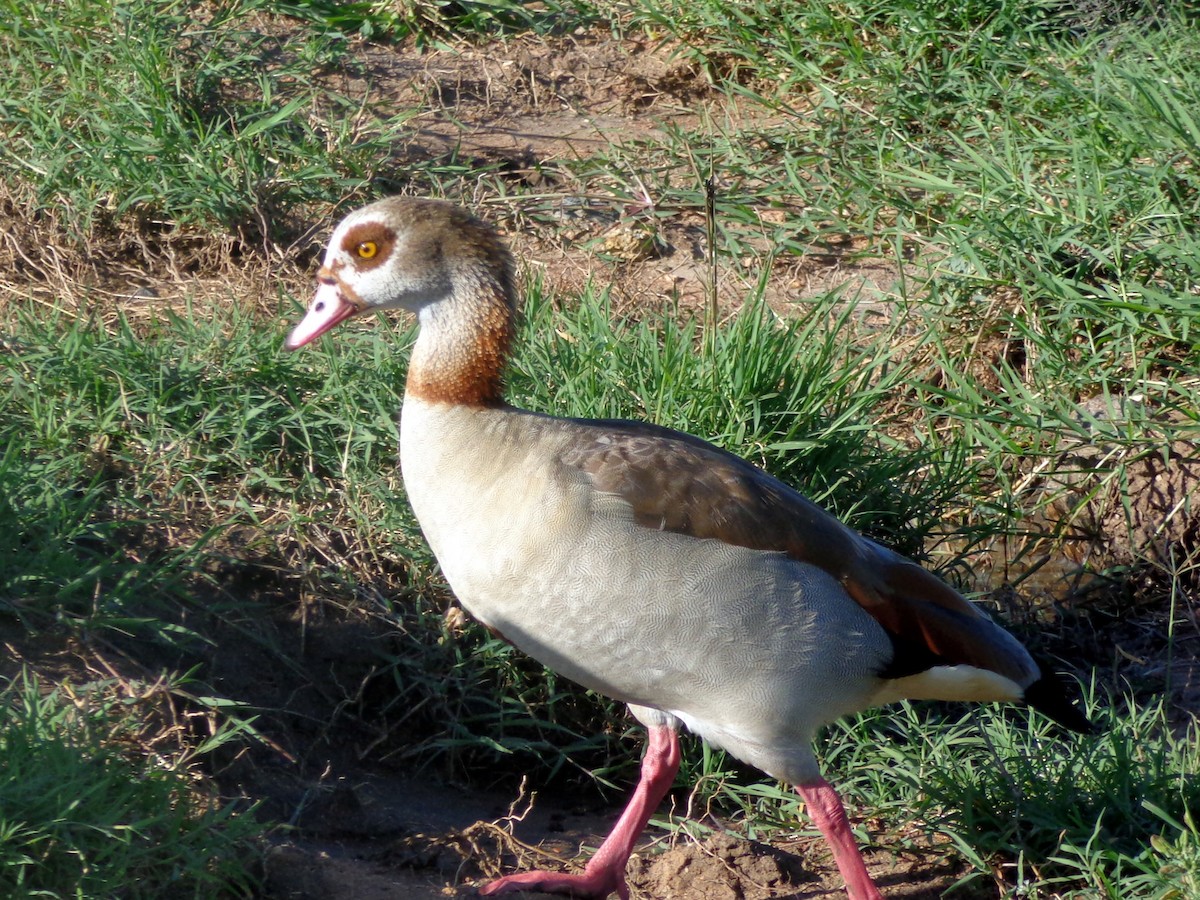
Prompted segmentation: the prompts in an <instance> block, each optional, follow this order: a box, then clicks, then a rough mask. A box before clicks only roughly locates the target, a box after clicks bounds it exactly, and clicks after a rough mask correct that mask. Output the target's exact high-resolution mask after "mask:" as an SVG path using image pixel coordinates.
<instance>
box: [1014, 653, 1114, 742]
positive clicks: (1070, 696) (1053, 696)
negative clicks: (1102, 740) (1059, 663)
mask: <svg viewBox="0 0 1200 900" xmlns="http://www.w3.org/2000/svg"><path fill="white" fill-rule="evenodd" d="M1035 662H1037V664H1038V668H1039V669H1041V670H1042V677H1041V678H1039V679H1038V680H1037V681H1035V682H1034V683H1033V684H1031V685H1030V686H1029V687H1027V688H1025V702H1026V703H1028V704H1029V705H1030V706H1032V707H1033V708H1034V709H1036V710H1037V711H1038V712H1040V713H1042V714H1043V715H1044V716H1047V717H1048V718H1050V719H1053V720H1054V721H1055V722H1057V723H1058V724H1059V725H1061V726H1062V727H1063V728H1066V729H1068V730H1069V731H1075V732H1078V733H1079V734H1095V733H1096V732H1097V731H1098V730H1099V729H1098V728H1097V727H1096V726H1095V725H1094V724H1092V722H1090V721H1089V720H1088V717H1087V716H1085V715H1084V714H1083V712H1082V711H1081V710H1080V709H1079V706H1078V705H1077V704H1078V702H1079V701H1078V698H1077V697H1075V696H1074V695H1075V694H1076V690H1075V684H1074V682H1072V681H1070V680H1068V679H1066V678H1064V677H1063V676H1061V675H1059V674H1058V673H1057V672H1054V671H1053V670H1051V669H1050V667H1049V666H1048V665H1047V664H1046V663H1045V662H1044V661H1043V660H1040V659H1038V660H1035Z"/></svg>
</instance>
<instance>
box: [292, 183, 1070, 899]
mask: <svg viewBox="0 0 1200 900" xmlns="http://www.w3.org/2000/svg"><path fill="white" fill-rule="evenodd" d="M317 282H318V285H317V291H316V296H315V297H314V298H313V301H312V304H311V306H310V307H309V309H308V312H307V314H306V315H305V316H304V318H303V320H302V321H301V322H300V323H299V324H298V325H297V326H296V327H295V329H294V330H293V331H292V332H291V334H290V335H289V336H288V338H287V342H286V347H287V348H288V349H290V350H296V349H298V348H300V347H303V346H304V345H305V344H308V343H311V342H312V341H314V340H316V339H317V338H318V337H320V336H321V335H323V334H325V332H327V331H329V330H330V329H331V328H333V327H334V326H335V325H337V324H338V323H340V322H342V321H344V320H345V319H348V318H350V317H351V316H353V315H356V314H359V313H363V312H367V311H369V310H378V309H389V308H391V307H402V308H404V309H408V310H411V311H412V312H414V313H416V315H417V317H418V320H419V323H420V332H419V335H418V337H417V341H416V344H415V346H414V347H413V350H412V358H411V361H410V364H409V370H408V383H407V386H406V389H405V394H404V402H403V408H402V411H401V415H400V462H401V470H402V473H403V476H404V484H405V488H406V490H407V493H408V498H409V501H410V502H411V503H412V507H413V510H414V511H415V513H416V515H417V519H418V520H419V521H420V523H421V528H422V529H423V530H424V532H425V536H426V537H427V538H428V540H429V544H430V546H431V547H432V548H433V552H434V554H435V555H436V556H437V559H438V562H439V563H440V565H441V567H442V571H443V573H444V574H445V576H446V580H447V581H448V582H449V584H450V587H451V588H452V589H453V591H454V593H455V594H456V595H457V596H458V598H459V600H461V601H462V605H463V606H464V607H466V608H467V610H468V611H470V612H471V614H472V615H474V616H475V617H476V618H478V619H479V620H480V621H481V622H482V623H483V624H484V625H486V626H487V627H488V628H489V629H491V630H492V631H493V632H495V633H497V634H499V635H502V636H503V637H504V638H505V639H506V640H508V641H509V642H511V643H512V644H514V645H516V646H517V647H519V648H520V649H521V650H523V651H524V652H526V653H528V654H529V655H531V656H533V657H534V658H535V659H538V660H540V661H541V662H542V663H544V664H545V665H547V666H549V667H550V668H552V669H554V670H556V671H558V672H559V673H561V674H563V675H565V676H567V677H568V678H571V679H572V680H574V681H577V682H578V683H579V684H582V685H584V686H586V687H589V688H592V689H593V690H596V691H599V692H600V693H602V694H606V695H608V696H609V697H613V698H616V699H618V700H621V701H624V702H625V703H628V704H629V708H630V710H631V712H632V713H633V715H634V716H635V717H636V718H637V719H638V720H640V721H641V722H642V723H643V724H644V725H645V726H646V728H647V729H648V730H649V745H648V749H647V751H646V755H645V757H644V759H643V762H642V773H641V779H640V781H639V783H638V785H637V787H636V789H635V791H634V793H633V797H632V799H631V800H630V802H629V804H628V806H627V807H626V808H625V811H624V812H623V813H622V815H621V817H620V819H619V821H618V822H617V824H616V826H615V827H614V829H613V831H612V832H611V834H609V836H608V837H607V838H606V839H605V841H604V843H603V844H602V845H601V847H600V848H599V850H597V852H596V853H595V855H594V856H593V857H592V858H591V860H590V861H589V862H588V864H587V866H586V868H585V869H584V871H583V872H582V873H581V874H577V875H567V874H558V873H552V872H526V873H524V874H517V875H509V876H507V877H504V878H501V879H499V880H498V881H494V882H492V883H491V884H489V885H487V886H486V887H484V888H483V889H482V891H481V893H482V894H484V895H488V896H491V895H494V894H505V893H510V892H515V891H522V890H536V891H546V892H550V893H560V894H569V895H571V896H574V897H606V896H608V895H609V894H611V893H614V892H615V893H616V894H618V895H619V896H620V897H622V898H628V897H629V890H628V887H627V886H626V883H625V865H626V862H627V860H628V858H629V855H630V853H631V851H632V849H633V845H634V842H635V841H636V840H637V838H638V835H639V834H640V833H641V831H642V829H643V828H644V827H645V825H646V822H647V820H648V819H649V817H650V815H651V814H652V813H653V812H654V811H655V809H656V808H657V807H658V805H659V803H660V801H661V800H662V799H663V797H664V795H665V794H666V792H667V791H668V789H669V788H670V787H671V785H672V784H673V782H674V780H675V775H676V772H677V771H678V768H679V742H678V736H677V733H678V730H679V728H680V727H681V726H687V727H688V728H690V729H691V730H692V731H693V732H695V733H696V734H699V735H701V736H702V737H703V738H704V739H705V740H707V741H709V742H710V743H711V744H714V745H716V746H718V747H723V748H724V749H725V750H727V751H728V752H729V753H731V754H733V755H734V756H735V757H737V758H738V759H741V760H743V761H745V762H747V763H750V764H752V765H754V766H756V767H758V768H759V769H761V770H763V771H764V772H766V773H768V774H770V775H771V776H773V777H775V778H779V779H782V780H783V781H786V782H788V783H789V784H791V785H793V786H794V787H795V789H796V790H797V791H798V792H799V794H800V796H801V797H802V798H803V799H804V801H805V803H806V806H807V809H808V811H809V813H810V814H811V816H812V818H813V820H814V821H815V822H816V824H817V826H818V827H819V828H820V830H821V832H822V833H823V834H824V836H825V838H826V840H827V841H828V842H829V845H830V847H831V848H832V850H833V855H834V859H835V861H836V863H837V866H838V868H839V869H840V871H841V873H842V876H843V878H844V880H845V882H846V889H847V892H848V894H849V896H850V897H851V898H853V900H877V898H880V897H881V895H880V893H879V891H878V889H877V888H876V887H875V884H874V882H873V881H872V880H871V876H870V875H869V874H868V873H867V869H866V866H865V865H864V864H863V859H862V855H861V854H860V852H859V850H858V847H857V846H856V844H855V842H854V838H853V836H852V834H851V830H850V825H849V823H848V821H847V818H846V813H845V810H844V809H843V806H842V803H841V800H840V799H839V798H838V795H837V793H836V792H835V791H834V789H833V788H832V787H831V786H830V785H829V783H828V782H827V781H825V779H824V778H822V777H821V774H820V771H819V770H818V768H817V761H816V758H815V757H814V755H813V751H812V747H811V741H812V738H813V734H814V732H815V730H816V729H817V728H818V727H819V726H821V725H822V724H825V723H828V722H830V721H832V720H834V719H836V718H838V717H840V716H843V715H846V714H847V713H851V712H855V711H857V710H861V709H864V708H867V707H871V706H876V705H878V704H883V703H889V702H891V701H894V700H898V699H900V698H903V697H909V698H923V699H939V700H1007V701H1021V700H1023V701H1025V702H1027V703H1029V704H1031V705H1033V706H1035V707H1039V708H1041V709H1043V710H1044V711H1045V712H1047V713H1048V714H1049V715H1050V716H1051V717H1052V718H1055V719H1056V720H1058V721H1060V722H1061V723H1062V724H1064V725H1066V726H1067V727H1069V728H1072V729H1077V730H1085V729H1087V728H1088V723H1087V720H1086V719H1085V718H1084V717H1083V715H1082V714H1081V713H1080V712H1079V710H1078V709H1076V708H1075V707H1074V706H1072V705H1071V703H1070V701H1069V700H1068V699H1067V698H1066V695H1065V694H1064V693H1062V691H1061V690H1060V687H1059V684H1058V682H1057V681H1056V680H1055V678H1054V677H1053V676H1051V675H1048V674H1047V673H1046V672H1044V671H1043V670H1042V669H1041V668H1040V667H1039V666H1038V664H1037V663H1036V662H1035V661H1034V660H1033V658H1032V657H1031V656H1030V655H1029V653H1027V652H1026V650H1025V649H1024V648H1023V647H1022V646H1021V644H1019V643H1018V642H1017V641H1016V639H1015V638H1013V637H1012V636H1011V635H1009V634H1008V632H1006V631H1004V630H1003V629H1001V628H1000V627H998V626H997V625H995V624H993V623H992V621H991V620H990V619H989V618H988V617H987V616H986V615H984V614H983V613H982V612H981V611H980V610H979V609H977V608H976V607H975V606H974V605H973V604H971V603H970V602H968V601H967V600H965V599H963V598H962V597H961V596H959V594H958V593H956V592H955V591H954V590H952V589H951V588H949V587H948V586H946V585H945V584H944V583H943V582H941V581H940V580H938V579H937V578H936V577H934V576H933V575H931V574H929V573H928V572H926V571H925V570H924V569H922V568H920V567H919V566H918V565H917V564H916V563H914V562H911V561H910V560H908V559H906V558H904V557H901V556H899V555H897V554H895V553H893V552H892V551H890V550H888V549H887V548H885V547H882V546H880V545H879V544H876V543H874V542H872V541H870V540H868V539H866V538H864V537H862V536H861V535H859V534H857V533H856V532H854V531H852V530H851V529H849V528H847V527H846V526H844V525H842V524H841V523H840V522H839V521H838V520H837V519H835V518H834V517H833V516H832V515H830V514H829V513H827V512H825V511H824V510H823V509H821V508H820V507H818V506H816V505H815V504H814V503H812V502H810V501H809V500H807V499H805V498H804V497H802V496H801V495H800V494H798V493H796V492H795V491H794V490H792V489H791V488H789V487H788V486H787V485H785V484H783V483H782V482H780V481H778V480H777V479H775V478H772V477H771V476H770V475H767V474H766V473H764V472H762V471H761V470H759V469H757V468H755V467H754V466H752V465H750V464H749V463H747V462H745V461H743V460H741V459H739V458H738V457H736V456H734V455H732V454H730V453H726V452H725V451H723V450H719V449H717V448H716V447H714V446H712V445H710V444H708V443H706V442H705V441H702V440H700V439H699V438H696V437H692V436H691V435H688V434H682V433H680V432H677V431H671V430H669V429H666V428H661V427H658V426H656V425H649V424H644V423H640V422H629V421H616V420H595V421H593V420H582V419H562V418H555V417H553V416H548V415H543V414H540V413H536V412H528V411H526V410H522V409H517V408H515V407H512V406H509V405H508V404H506V403H505V401H504V393H503V376H504V369H505V365H506V363H507V361H508V357H509V348H510V345H511V343H512V339H513V334H514V330H515V323H516V316H517V303H516V292H515V289H514V278H513V262H512V258H511V256H510V255H509V252H508V250H507V249H506V247H505V245H504V244H503V243H502V242H501V240H500V238H499V237H498V236H497V235H496V233H495V231H493V229H492V228H491V227H489V226H488V225H486V224H485V223H483V222H481V221H480V220H478V219H476V218H474V217H473V216H471V215H470V214H469V213H467V212H466V211H464V210H462V209H460V208H458V207H455V206H453V205H450V204H448V203H444V202H438V201H432V200H416V199H403V198H391V199H387V200H381V201H379V202H377V203H373V204H371V205H370V206H367V207H365V208H363V209H359V210H357V211H355V212H353V213H351V214H350V215H348V216H347V217H346V218H345V219H344V220H343V221H342V222H341V223H340V224H339V225H338V226H337V228H336V229H335V230H334V232H333V237H332V238H331V241H330V244H329V249H328V251H327V253H326V255H325V261H324V265H322V266H321V269H320V271H319V272H318V273H317Z"/></svg>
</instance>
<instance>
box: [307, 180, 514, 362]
mask: <svg viewBox="0 0 1200 900" xmlns="http://www.w3.org/2000/svg"><path fill="white" fill-rule="evenodd" d="M512 281H513V276H512V260H511V257H510V256H509V253H508V250H507V249H506V248H505V247H504V245H503V243H501V241H500V240H499V238H498V237H497V236H496V234H495V232H494V231H493V230H492V228H491V227H490V226H488V225H486V224H484V223H483V222H481V221H479V220H478V219H476V218H475V217H474V216H472V215H470V214H469V213H468V212H467V211H466V210H464V209H461V208H460V207H457V206H454V205H452V204H450V203H444V202H441V201H437V200H418V199H413V198H407V197H389V198H387V199H385V200H380V201H378V202H376V203H372V204H370V205H369V206H365V207H363V208H362V209H358V210H355V211H354V212H352V213H350V214H349V215H348V216H346V217H345V218H344V219H343V220H342V221H341V222H340V223H339V224H338V226H337V228H335V229H334V232H333V235H332V237H331V238H330V240H329V246H328V248H327V249H326V251H325V258H324V261H323V263H322V265H321V268H320V269H319V270H318V272H317V291H316V294H315V295H314V296H313V299H312V302H311V303H310V304H309V307H308V312H307V314H306V315H305V316H304V318H303V319H302V320H301V321H300V323H299V324H298V325H296V327H295V328H293V329H292V332H291V334H289V335H288V338H287V341H286V343H285V345H284V346H285V347H286V348H287V349H288V350H298V349H300V348H301V347H303V346H304V345H306V344H309V343H311V342H312V341H314V340H316V339H317V338H319V337H320V336H321V335H323V334H325V333H326V332H327V331H329V330H330V329H332V328H333V327H335V326H336V325H338V324H340V323H342V322H344V321H345V320H346V319H349V318H350V317H351V316H355V315H358V314H359V313H363V312H368V311H372V310H384V309H392V308H397V307H399V308H403V309H407V310H409V311H410V312H413V313H416V314H417V315H418V316H420V317H421V322H422V325H425V324H427V320H426V317H427V315H429V311H430V310H433V309H435V308H437V307H439V306H445V305H450V306H460V307H470V306H472V305H473V306H476V307H480V308H482V307H485V306H488V305H491V304H494V303H496V302H499V303H500V304H501V305H502V306H505V307H508V308H509V312H510V314H511V312H512V311H513V309H512V307H513V306H514V305H515V304H514V301H513V294H514V292H513V286H512ZM463 311H464V310H459V312H463Z"/></svg>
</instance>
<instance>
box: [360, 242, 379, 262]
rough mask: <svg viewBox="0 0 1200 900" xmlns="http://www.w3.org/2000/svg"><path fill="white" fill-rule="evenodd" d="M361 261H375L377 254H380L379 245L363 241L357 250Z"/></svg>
mask: <svg viewBox="0 0 1200 900" xmlns="http://www.w3.org/2000/svg"><path fill="white" fill-rule="evenodd" d="M356 250H357V252H358V256H359V259H373V258H374V257H375V254H376V253H378V252H379V245H377V244H376V243H375V242H374V241H363V242H362V243H361V244H359V245H358V247H357V248H356Z"/></svg>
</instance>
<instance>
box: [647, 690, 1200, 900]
mask: <svg viewBox="0 0 1200 900" xmlns="http://www.w3.org/2000/svg"><path fill="white" fill-rule="evenodd" d="M1097 701H1098V696H1097V694H1095V693H1094V688H1093V689H1092V692H1089V695H1088V698H1087V699H1086V702H1085V705H1086V707H1087V708H1088V714H1089V716H1090V717H1091V718H1092V719H1093V721H1095V722H1096V723H1097V724H1098V725H1099V726H1100V727H1101V729H1102V733H1101V734H1099V735H1096V736H1079V735H1067V734H1064V733H1063V732H1062V731H1061V730H1060V729H1058V728H1057V727H1056V726H1054V725H1053V724H1052V723H1050V722H1049V721H1048V720H1046V719H1044V718H1042V717H1040V716H1038V715H1036V714H1031V713H1027V712H1024V711H1021V710H1015V709H1011V708H1007V709H1003V710H1000V709H999V708H992V707H980V708H975V709H972V710H970V711H968V712H966V713H960V712H958V711H957V710H956V709H954V708H951V707H950V706H948V705H947V704H909V703H901V704H898V705H896V706H893V707H889V708H887V709H881V710H873V711H870V712H867V713H863V714H861V715H859V716H856V717H854V718H852V719H848V720H846V721H843V722H841V723H838V724H836V725H833V726H831V727H830V728H829V729H828V730H827V733H826V735H825V736H824V737H823V738H822V739H821V740H820V741H819V742H818V743H819V748H818V749H819V750H820V751H821V754H820V755H821V756H822V757H823V766H824V769H825V774H826V775H827V776H828V777H829V778H830V779H831V780H832V781H833V783H834V784H836V785H837V786H838V788H839V790H840V791H841V792H842V793H843V795H844V796H845V797H846V798H847V802H848V805H849V806H850V808H851V809H852V810H855V812H854V813H852V815H854V817H855V818H857V817H859V816H864V815H865V816H868V817H872V818H875V819H876V820H878V821H882V822H883V823H884V824H883V826H882V827H883V828H884V829H887V830H886V831H884V832H882V833H881V834H879V835H875V837H877V838H878V839H880V840H881V841H882V842H883V843H885V844H886V845H888V846H894V845H895V844H896V843H897V841H899V842H900V843H901V844H903V843H904V841H905V839H904V838H899V837H897V836H896V835H900V834H904V833H909V832H910V831H911V828H912V827H913V826H917V827H919V828H922V829H923V830H924V832H925V835H926V838H925V842H920V841H919V842H918V846H919V847H920V848H922V849H923V850H925V851H928V849H929V843H928V842H929V841H932V843H933V845H934V846H941V847H943V848H948V847H953V849H954V852H956V853H957V854H960V855H961V856H962V857H963V858H964V859H966V860H967V861H968V862H969V863H970V864H971V866H972V868H973V871H972V872H971V873H969V874H968V875H967V876H966V877H964V878H963V879H962V881H960V882H959V883H960V884H965V883H967V882H970V881H975V880H978V879H980V878H996V879H997V880H998V881H999V882H1000V885H1001V889H1002V890H1003V891H1005V892H1006V893H1008V892H1011V893H1013V894H1015V895H1017V896H1028V897H1035V898H1036V897H1043V898H1052V897H1058V896H1076V893H1075V892H1078V891H1080V890H1083V891H1087V892H1089V893H1088V894H1087V895H1088V896H1092V895H1093V893H1090V892H1095V895H1097V896H1103V897H1112V898H1118V897H1120V898H1126V897H1128V898H1147V900H1149V898H1163V897H1189V896H1191V895H1192V893H1194V891H1195V889H1196V886H1197V884H1198V883H1200V882H1198V879H1200V843H1197V839H1198V838H1200V831H1198V829H1197V823H1196V820H1195V813H1194V810H1196V809H1197V808H1198V804H1200V780H1198V776H1200V755H1198V753H1197V749H1196V740H1195V738H1196V736H1195V725H1194V723H1193V724H1192V725H1191V726H1189V727H1188V728H1186V729H1184V730H1183V731H1182V732H1180V731H1177V730H1176V729H1175V727H1174V726H1173V723H1172V722H1171V720H1170V716H1169V714H1168V704H1166V703H1164V702H1163V701H1162V699H1161V698H1160V699H1158V700H1156V701H1154V702H1152V703H1149V704H1144V705H1143V704H1138V703H1136V702H1134V701H1133V700H1132V699H1131V698H1123V699H1117V698H1112V697H1109V698H1108V699H1107V701H1106V703H1105V705H1104V706H1103V707H1102V706H1100V704H1099V703H1098V702H1097ZM731 764H732V761H731V760H728V759H726V758H725V757H724V755H723V754H718V753H711V752H706V753H705V754H704V755H703V757H700V758H699V764H698V766H697V768H696V771H695V772H694V773H692V775H691V776H690V777H691V778H693V779H694V780H695V782H696V784H695V786H694V787H693V788H692V793H691V795H690V798H689V803H688V814H689V815H690V816H695V815H696V813H697V812H698V811H701V810H703V809H706V808H709V807H715V808H717V809H719V810H721V811H722V812H723V813H724V814H725V815H726V816H729V817H732V819H733V820H734V821H735V822H737V823H738V826H737V827H739V828H740V829H744V830H745V833H746V835H747V836H748V837H752V838H757V839H771V838H773V837H778V836H779V835H780V834H782V833H787V832H792V831H794V830H795V829H796V828H797V827H799V828H801V829H805V830H807V826H806V822H807V819H806V817H805V814H804V812H803V810H802V807H801V805H800V803H799V801H798V800H797V798H796V795H795V794H794V792H793V791H792V790H791V789H790V788H789V787H787V786H785V785H778V784H774V785H772V784H763V783H761V781H760V780H757V779H754V778H753V777H750V778H748V777H747V776H745V775H744V774H743V773H741V772H740V771H739V770H737V769H736V768H734V767H732V766H731ZM660 824H662V825H663V826H665V827H667V828H670V829H675V828H683V829H687V830H689V831H692V832H696V831H700V832H703V831H705V830H706V829H705V826H703V825H702V824H698V823H696V822H695V821H681V822H676V821H672V820H665V821H663V822H661V823H660ZM892 829H894V833H893V832H892ZM862 837H863V839H864V840H869V839H870V838H871V837H872V835H868V834H864V835H863V836H862Z"/></svg>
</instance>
